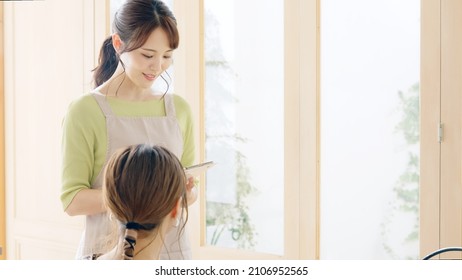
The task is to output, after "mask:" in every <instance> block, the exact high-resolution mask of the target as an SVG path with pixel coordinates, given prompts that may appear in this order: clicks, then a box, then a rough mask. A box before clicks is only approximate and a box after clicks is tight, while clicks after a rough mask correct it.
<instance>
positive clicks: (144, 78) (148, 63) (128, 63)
mask: <svg viewBox="0 0 462 280" xmlns="http://www.w3.org/2000/svg"><path fill="white" fill-rule="evenodd" d="M172 55H173V50H172V49H171V48H170V44H169V39H168V37H167V33H165V31H164V30H163V29H162V28H156V29H154V31H152V32H151V35H150V36H149V38H148V39H147V40H146V42H145V43H144V45H143V46H141V47H140V48H138V49H135V50H133V51H130V52H126V53H123V54H122V55H121V56H120V58H121V60H122V62H123V63H124V65H125V73H126V75H127V76H128V78H129V79H130V80H131V81H132V83H133V84H134V85H135V86H136V87H138V88H141V89H147V88H151V86H152V84H153V83H154V81H155V80H156V79H157V78H158V77H159V76H160V74H162V72H164V71H165V70H166V69H167V68H168V67H169V66H170V65H171V64H172Z"/></svg>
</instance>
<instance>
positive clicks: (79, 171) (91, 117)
mask: <svg viewBox="0 0 462 280" xmlns="http://www.w3.org/2000/svg"><path fill="white" fill-rule="evenodd" d="M173 97H174V98H173V102H174V105H175V111H176V117H177V119H178V123H179V126H180V129H181V133H182V136H183V143H184V144H183V145H184V146H183V155H182V156H181V159H180V161H181V163H182V164H183V166H190V165H192V164H193V163H194V135H193V121H192V115H191V109H190V107H189V105H188V103H187V102H186V101H185V100H184V99H183V98H182V97H180V96H178V95H173ZM108 101H109V105H110V107H111V109H112V111H113V113H114V114H115V115H117V116H131V117H141V116H165V106H164V100H163V99H161V100H148V101H127V100H121V99H117V98H113V97H108ZM61 149H62V170H61V185H62V191H61V202H62V204H63V208H64V209H66V208H67V207H68V206H69V204H70V203H71V201H72V199H73V198H74V197H75V195H76V194H77V193H78V192H79V191H80V190H82V189H86V188H90V186H91V184H92V182H93V181H94V180H95V179H96V177H97V176H98V174H99V172H100V171H101V169H102V168H103V165H104V162H105V160H106V152H107V130H106V119H105V116H104V114H103V112H102V111H101V108H100V107H99V105H98V103H97V102H96V100H95V98H94V97H93V96H92V95H91V94H86V95H83V96H82V97H80V98H78V99H76V100H75V101H74V102H72V103H71V104H70V106H69V109H68V112H67V114H66V116H65V118H64V120H63V135H62V146H61Z"/></svg>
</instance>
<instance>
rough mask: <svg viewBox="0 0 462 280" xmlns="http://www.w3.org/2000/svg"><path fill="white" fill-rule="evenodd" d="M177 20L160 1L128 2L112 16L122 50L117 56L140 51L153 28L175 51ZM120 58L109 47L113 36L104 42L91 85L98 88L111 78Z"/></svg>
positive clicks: (135, 0) (113, 26) (177, 41)
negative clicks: (122, 44)
mask: <svg viewBox="0 0 462 280" xmlns="http://www.w3.org/2000/svg"><path fill="white" fill-rule="evenodd" d="M176 25H177V23H176V19H175V17H174V15H173V13H172V12H171V11H170V9H169V8H168V7H167V6H166V5H165V3H163V2H162V1H160V0H127V1H126V2H125V3H124V4H123V6H122V7H121V8H120V9H119V10H118V11H117V12H116V13H115V15H114V22H113V25H112V29H113V32H114V33H117V34H118V35H119V36H120V39H121V40H122V42H123V43H124V49H122V50H121V51H120V53H124V52H130V51H133V50H135V49H138V48H140V47H141V46H142V45H143V44H144V43H145V42H146V41H147V39H148V37H149V36H150V35H151V33H152V31H154V30H155V29H156V28H159V27H160V28H162V29H163V30H164V31H165V32H166V33H167V36H168V38H169V47H170V48H171V49H172V50H174V49H176V48H178V44H179V41H180V38H179V34H178V29H177V26H176ZM118 63H119V54H117V53H116V51H115V50H114V47H113V46H112V36H109V37H107V38H106V40H104V42H103V46H102V47H101V50H100V54H99V60H98V66H97V67H96V68H95V69H93V71H94V75H93V78H94V83H95V86H96V87H98V86H100V85H101V84H103V83H104V82H105V81H107V80H109V78H110V77H111V76H112V75H113V74H114V72H115V70H116V69H117V65H118Z"/></svg>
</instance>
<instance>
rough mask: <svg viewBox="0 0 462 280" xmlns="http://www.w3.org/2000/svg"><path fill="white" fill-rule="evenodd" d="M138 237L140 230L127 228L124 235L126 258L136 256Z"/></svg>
mask: <svg viewBox="0 0 462 280" xmlns="http://www.w3.org/2000/svg"><path fill="white" fill-rule="evenodd" d="M136 239H138V231H137V230H135V229H128V228H127V229H126V230H125V236H124V252H123V257H124V260H133V257H134V256H135V245H136Z"/></svg>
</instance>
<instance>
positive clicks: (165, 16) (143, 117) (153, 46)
mask: <svg viewBox="0 0 462 280" xmlns="http://www.w3.org/2000/svg"><path fill="white" fill-rule="evenodd" d="M178 43H179V37H178V30H177V27H176V20H175V18H174V16H173V14H172V13H171V11H170V10H169V9H168V8H167V7H166V6H165V4H164V3H163V2H162V1H157V0H128V1H126V2H125V3H124V5H123V6H122V7H121V8H120V10H119V11H118V12H117V13H116V14H115V16H114V23H113V33H112V35H111V36H109V37H108V38H107V39H106V40H105V41H104V43H103V46H102V48H101V52H100V57H99V65H98V67H96V69H95V70H94V80H95V85H96V88H95V89H94V90H93V92H91V93H90V94H87V95H84V96H82V97H81V98H79V99H77V100H75V101H74V102H73V103H72V104H71V105H70V107H69V110H68V112H67V115H66V117H65V119H64V123H63V141H62V152H63V165H62V194H61V200H62V203H63V208H64V209H65V211H66V213H68V214H69V215H71V216H73V215H86V227H85V232H84V234H83V236H82V240H81V244H80V247H79V251H78V253H77V258H85V259H86V258H92V256H94V255H95V254H96V255H98V254H101V253H104V252H103V251H102V250H104V249H103V248H104V242H103V241H101V236H106V235H107V234H108V233H109V232H110V230H111V229H110V223H109V221H108V215H107V213H106V209H105V207H104V206H103V199H102V191H101V186H102V170H103V167H104V166H105V165H106V163H107V161H108V159H109V158H110V156H111V155H112V154H113V153H114V152H115V151H116V150H118V149H119V148H123V147H127V146H129V145H134V144H141V143H150V144H156V145H160V146H163V147H165V148H167V149H169V150H170V151H171V152H173V153H174V154H175V155H176V156H177V157H178V158H179V159H180V160H181V163H182V164H183V166H189V165H191V164H193V162H194V142H193V123H192V117H191V111H190V108H189V105H188V104H187V103H186V102H185V100H184V99H182V98H181V97H180V96H177V95H174V94H165V93H164V94H163V95H162V94H160V95H159V94H158V93H156V92H154V90H153V89H152V85H153V83H154V81H155V80H157V79H158V78H159V77H161V78H163V77H162V76H161V75H162V74H163V73H164V72H165V70H166V69H167V68H168V67H169V66H170V65H171V64H172V55H173V51H174V50H175V49H176V48H177V47H178ZM164 80H165V79H164ZM187 194H188V201H189V203H192V202H194V201H195V200H196V197H197V194H196V188H195V187H194V183H193V181H192V179H189V180H188V182H187ZM176 236H177V232H174V231H172V232H169V233H168V234H167V235H166V240H165V244H166V246H165V247H166V248H164V249H163V250H162V252H161V256H160V258H161V259H190V258H191V252H190V246H189V243H188V240H187V236H186V235H183V236H182V237H181V239H180V242H178V240H177V238H176ZM167 252H168V253H167Z"/></svg>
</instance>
